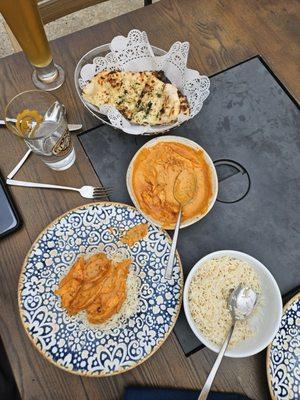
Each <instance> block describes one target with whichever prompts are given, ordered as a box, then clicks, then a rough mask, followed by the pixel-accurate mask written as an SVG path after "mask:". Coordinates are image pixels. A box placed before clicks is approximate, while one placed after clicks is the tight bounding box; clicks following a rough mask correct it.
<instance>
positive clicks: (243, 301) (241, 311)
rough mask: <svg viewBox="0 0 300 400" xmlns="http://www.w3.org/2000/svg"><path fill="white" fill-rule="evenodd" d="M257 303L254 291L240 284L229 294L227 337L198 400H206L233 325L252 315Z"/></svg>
mask: <svg viewBox="0 0 300 400" xmlns="http://www.w3.org/2000/svg"><path fill="white" fill-rule="evenodd" d="M256 302H257V293H256V292H254V290H252V289H250V288H247V287H245V286H242V285H241V284H240V285H239V286H238V287H237V288H236V289H235V290H234V291H233V292H232V293H231V295H230V296H229V299H228V308H229V310H230V313H231V316H232V325H231V328H230V330H229V332H228V335H227V337H226V339H225V341H224V343H223V346H222V348H221V350H220V353H219V354H218V357H217V359H216V361H215V363H214V365H213V367H212V369H211V371H210V373H209V375H208V377H207V379H206V382H205V384H204V386H203V389H202V391H201V393H200V396H199V397H198V400H206V399H207V397H208V395H209V392H210V388H211V385H212V383H213V380H214V378H215V376H216V374H217V371H218V369H219V366H220V364H221V361H222V359H223V356H224V353H225V351H226V349H227V347H228V344H229V342H230V339H231V336H232V334H233V331H234V327H235V324H236V322H237V321H238V320H242V319H246V318H248V317H249V316H250V314H251V313H252V311H253V309H254V307H255V305H256Z"/></svg>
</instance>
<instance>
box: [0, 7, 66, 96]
mask: <svg viewBox="0 0 300 400" xmlns="http://www.w3.org/2000/svg"><path fill="white" fill-rule="evenodd" d="M0 13H1V14H2V15H3V17H4V19H5V21H6V22H7V24H8V26H9V27H10V29H11V31H12V32H13V34H14V35H15V37H16V39H17V41H18V42H19V44H20V46H21V47H22V49H23V51H24V53H25V55H26V56H27V58H28V60H29V62H30V63H31V64H32V66H33V68H34V71H33V74H32V80H33V83H34V85H35V86H36V87H38V88H39V89H43V90H54V89H57V88H59V87H60V86H61V85H62V84H63V83H64V80H65V73H64V70H63V69H62V67H61V66H59V65H57V64H55V63H54V62H53V58H52V54H51V51H50V47H49V43H48V40H47V37H46V34H45V30H44V27H43V24H42V21H41V17H40V14H39V10H38V6H37V0H0Z"/></svg>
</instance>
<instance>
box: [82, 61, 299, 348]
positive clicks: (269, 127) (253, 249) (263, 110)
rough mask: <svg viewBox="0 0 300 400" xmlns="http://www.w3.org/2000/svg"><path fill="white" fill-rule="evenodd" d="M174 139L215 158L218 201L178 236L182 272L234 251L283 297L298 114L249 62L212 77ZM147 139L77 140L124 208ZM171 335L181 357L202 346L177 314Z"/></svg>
mask: <svg viewBox="0 0 300 400" xmlns="http://www.w3.org/2000/svg"><path fill="white" fill-rule="evenodd" d="M172 134H173V135H182V136H185V137H187V138H190V139H192V140H194V141H196V142H198V143H199V144H200V145H201V146H203V148H204V149H205V150H206V151H207V152H208V154H209V155H210V156H211V157H212V159H213V160H219V161H218V162H217V163H216V164H217V172H218V177H219V185H220V190H219V196H218V198H219V200H221V201H222V202H221V201H218V202H216V204H215V206H214V208H213V209H212V211H211V212H210V213H209V214H208V215H207V216H206V217H205V218H204V219H203V220H202V221H200V222H199V223H197V224H194V225H193V226H190V227H188V228H185V229H184V230H182V231H181V233H180V237H179V243H178V251H179V254H180V256H181V259H182V263H183V267H184V272H185V275H187V274H188V272H189V270H190V269H191V267H192V266H193V265H194V264H195V263H196V262H197V261H198V260H199V259H200V258H201V257H203V256H204V255H206V254H208V253H210V252H212V251H216V250H220V249H233V250H240V251H243V252H246V253H249V254H250V255H252V256H254V257H256V258H258V259H259V260H260V261H261V262H262V263H264V264H265V265H266V266H267V267H268V268H269V269H270V271H271V272H272V274H273V275H274V277H275V279H276V280H277V282H278V284H279V287H280V289H281V292H282V293H287V292H288V291H289V290H291V289H292V288H294V287H295V286H297V285H299V284H300V266H299V258H300V246H299V231H300V229H299V227H300V207H299V204H300V151H299V147H300V113H299V109H298V107H297V105H296V103H295V102H294V101H293V100H292V99H291V97H290V96H289V95H288V94H287V92H286V91H285V90H284V89H283V88H282V87H281V85H280V84H279V83H278V81H277V80H276V78H275V77H274V76H273V75H272V74H271V73H270V72H269V70H268V69H267V67H266V65H265V64H264V63H263V62H262V60H261V59H260V58H259V57H255V58H253V59H251V60H248V61H246V62H244V63H242V64H239V65H237V66H235V67H232V68H230V69H228V70H226V71H224V72H221V73H219V74H217V75H215V76H213V77H212V78H211V94H210V96H209V98H208V100H207V101H206V102H205V104H204V106H203V109H202V110H201V112H200V114H199V115H198V116H196V117H195V118H194V119H193V120H191V121H189V122H188V123H186V124H184V125H183V126H182V127H179V128H177V129H175V130H173V131H172ZM150 139H151V138H149V137H136V136H131V135H126V134H124V133H122V132H119V131H116V130H114V129H112V128H110V127H109V126H101V127H99V128H96V129H93V130H92V131H89V132H86V133H84V134H82V135H81V136H80V140H81V143H82V145H83V147H84V149H85V151H86V153H87V154H88V157H89V159H90V161H91V163H92V165H93V167H94V169H95V171H96V173H97V175H98V177H99V179H100V180H101V182H102V183H103V185H104V186H107V187H109V186H113V187H114V192H113V195H112V196H111V200H114V201H120V202H125V203H130V198H129V195H128V193H127V189H126V182H125V176H126V170H127V166H128V164H129V162H130V160H131V158H132V157H133V155H134V154H135V152H136V151H137V150H138V149H139V148H140V147H141V146H142V145H143V144H144V143H146V142H147V141H148V140H150ZM250 183H251V185H250ZM238 199H241V200H239V201H236V200H238ZM175 333H176V335H177V338H178V340H179V341H180V343H181V346H182V348H183V350H184V352H185V354H191V353H192V352H194V351H195V350H197V349H198V348H199V346H201V343H200V342H199V341H198V339H197V338H196V337H195V336H194V334H193V333H192V331H191V330H190V328H189V326H188V325H187V322H186V320H185V317H184V314H183V312H182V313H181V316H180V318H179V320H178V322H177V324H176V326H175Z"/></svg>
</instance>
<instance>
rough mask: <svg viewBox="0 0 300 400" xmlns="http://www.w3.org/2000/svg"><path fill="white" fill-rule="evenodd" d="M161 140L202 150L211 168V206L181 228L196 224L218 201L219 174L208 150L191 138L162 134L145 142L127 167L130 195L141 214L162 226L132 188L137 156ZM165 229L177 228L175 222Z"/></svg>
mask: <svg viewBox="0 0 300 400" xmlns="http://www.w3.org/2000/svg"><path fill="white" fill-rule="evenodd" d="M159 142H175V143H182V144H185V145H186V146H189V147H191V148H193V149H196V150H202V151H203V153H204V156H205V161H206V163H207V165H208V166H209V167H210V170H211V177H212V183H213V195H212V197H211V198H210V202H209V206H208V208H207V210H206V211H205V213H203V214H198V215H196V216H194V217H193V218H190V219H187V220H186V221H184V222H182V223H181V225H180V228H185V227H187V226H189V225H192V224H194V223H195V222H198V221H200V219H202V218H203V217H205V215H207V214H208V213H209V211H210V210H211V209H212V207H213V205H214V204H215V202H216V199H217V195H218V176H217V172H216V169H215V166H214V163H213V161H212V159H211V158H210V156H209V155H208V154H207V152H206V151H205V150H204V149H203V147H201V146H200V145H199V144H198V143H196V142H193V141H192V140H190V139H186V138H184V137H181V136H171V135H169V136H160V137H156V138H154V139H152V140H150V141H149V142H147V143H145V144H144V145H143V146H142V147H141V148H140V149H139V150H138V151H137V152H136V153H135V155H134V157H133V158H132V160H131V161H130V164H129V166H128V169H127V175H126V184H127V190H128V193H129V196H130V198H131V200H132V202H133V204H134V205H135V207H136V208H137V209H138V210H139V211H140V213H141V214H143V215H144V217H145V218H146V219H147V220H148V221H149V222H151V223H152V224H154V225H156V226H159V227H162V226H161V223H160V222H159V221H157V220H155V219H153V218H152V217H151V216H150V215H148V214H146V213H145V212H144V211H143V210H142V209H141V207H140V205H139V202H138V200H137V198H136V196H135V194H134V191H133V188H132V171H133V165H134V162H135V160H136V158H137V156H138V155H139V153H140V151H141V150H142V149H144V148H149V147H153V146H155V145H156V144H157V143H159ZM163 228H164V229H167V230H168V229H174V228H175V224H173V225H169V226H163Z"/></svg>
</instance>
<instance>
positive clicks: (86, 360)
mask: <svg viewBox="0 0 300 400" xmlns="http://www.w3.org/2000/svg"><path fill="white" fill-rule="evenodd" d="M139 223H147V221H146V220H145V218H144V217H143V216H142V215H141V214H140V213H139V212H138V211H137V210H136V209H135V208H133V207H131V206H128V205H125V204H119V203H92V204H87V205H84V206H81V207H79V208H76V209H74V210H71V211H69V212H67V213H66V214H64V215H62V216H61V217H59V218H58V219H56V220H55V221H53V222H52V223H51V224H50V225H49V226H48V227H47V228H46V229H45V230H44V231H43V232H42V233H41V234H40V235H39V237H38V238H37V240H36V241H35V242H34V244H33V246H32V247H31V249H30V251H29V253H28V255H27V257H26V259H25V261H24V264H23V268H22V272H21V275H20V281H19V290H18V296H19V309H20V314H21V319H22V322H23V325H24V327H25V330H26V332H27V334H28V335H29V337H30V339H31V340H32V342H33V343H34V345H35V346H36V347H37V349H38V350H39V351H40V353H42V355H44V356H45V357H46V358H47V359H48V360H49V361H51V362H53V363H54V364H55V365H56V366H58V367H60V368H63V369H65V370H67V371H69V372H72V373H75V374H80V375H89V376H108V375H113V374H118V373H121V372H125V371H127V370H129V369H131V368H134V367H136V366H137V365H139V364H141V363H142V362H143V361H145V360H146V359H147V358H148V357H150V356H151V355H152V354H153V353H154V352H155V351H156V350H157V349H158V348H159V347H160V346H161V345H162V344H163V342H164V341H165V340H166V338H167V336H168V335H169V334H170V332H171V330H172V328H173V326H174V324H175V322H176V320H177V317H178V314H179V311H180V306H181V300H182V287H183V272H182V266H181V263H180V260H179V258H178V257H177V260H176V266H175V268H174V272H173V278H172V279H171V280H170V281H166V280H165V279H164V278H163V275H164V270H165V267H166V264H167V259H168V254H169V250H170V239H169V237H168V235H167V234H166V232H165V231H163V230H162V229H160V228H157V227H156V226H154V225H151V224H148V235H147V237H146V238H145V239H143V240H140V241H139V242H137V243H136V244H135V245H134V246H133V247H131V249H130V253H131V257H132V258H133V268H134V271H135V272H136V273H137V275H138V277H139V279H140V282H141V286H140V291H139V303H138V304H139V305H138V308H137V311H136V313H135V314H134V315H132V316H131V317H129V319H127V321H126V322H125V324H124V325H122V326H120V327H117V328H115V329H113V330H111V331H103V330H100V329H99V328H98V327H95V326H91V325H88V324H86V322H85V321H84V320H83V319H82V318H80V317H79V316H78V315H77V316H76V315H75V316H72V317H70V316H68V314H67V313H66V312H65V310H64V309H63V308H62V307H61V305H60V298H59V297H58V296H56V295H55V294H54V290H55V289H56V287H57V286H58V284H59V281H60V279H61V277H62V276H63V275H65V274H66V271H67V270H68V268H69V267H70V265H71V264H73V263H74V261H75V259H76V257H77V255H78V254H80V253H89V252H93V251H95V250H100V251H104V252H106V253H108V254H112V253H113V252H114V251H115V250H117V249H119V246H120V242H119V241H118V238H117V235H115V234H114V233H113V232H114V230H115V231H117V232H122V231H124V230H126V229H129V228H131V227H133V226H135V225H137V224H139ZM112 227H113V228H114V230H112V229H111V228H112ZM109 228H110V229H109ZM123 246H126V245H123ZM127 249H129V248H127Z"/></svg>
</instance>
